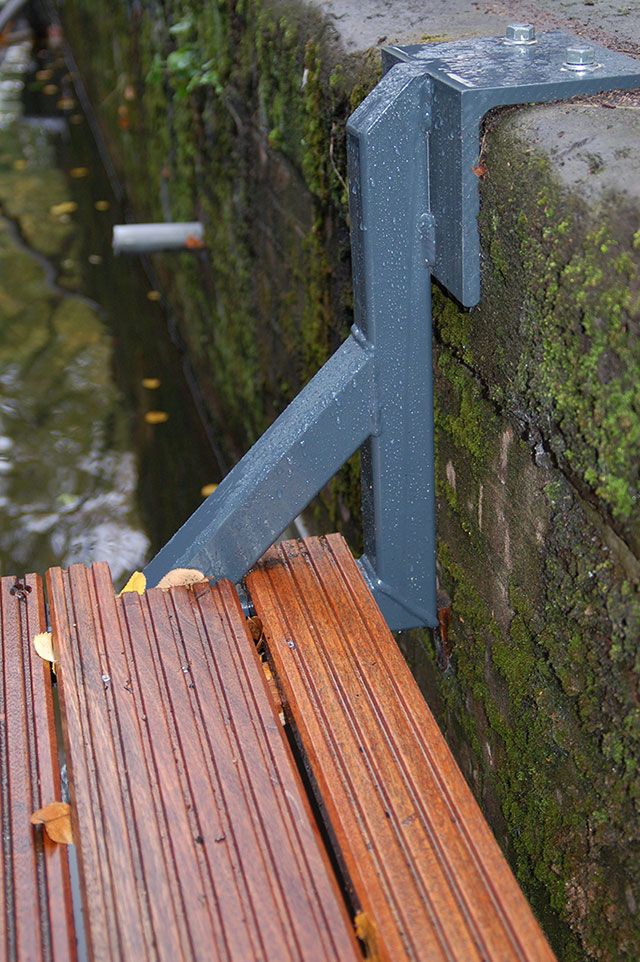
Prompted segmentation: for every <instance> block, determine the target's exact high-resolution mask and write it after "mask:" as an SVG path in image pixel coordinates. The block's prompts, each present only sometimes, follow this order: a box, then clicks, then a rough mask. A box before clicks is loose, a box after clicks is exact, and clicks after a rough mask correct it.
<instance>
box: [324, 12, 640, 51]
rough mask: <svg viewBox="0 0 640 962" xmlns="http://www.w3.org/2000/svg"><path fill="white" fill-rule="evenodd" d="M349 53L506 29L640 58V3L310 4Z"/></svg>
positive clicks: (491, 33)
mask: <svg viewBox="0 0 640 962" xmlns="http://www.w3.org/2000/svg"><path fill="white" fill-rule="evenodd" d="M313 3H314V5H315V6H316V7H318V8H319V9H321V10H322V11H323V12H324V13H326V14H327V15H328V16H329V17H330V19H331V20H333V22H334V25H335V27H336V29H337V31H338V33H339V34H340V36H341V38H342V40H343V43H344V44H345V47H346V48H347V50H349V51H355V50H365V49H367V48H368V47H373V46H376V45H377V44H380V43H391V42H395V41H405V42H408V41H412V42H414V43H415V42H419V41H420V40H424V41H427V40H436V39H438V40H445V39H450V40H454V39H456V38H458V37H473V36H478V37H482V36H484V37H489V36H499V35H500V34H502V33H504V29H505V26H506V25H507V24H508V23H514V22H516V23H517V22H525V23H533V24H535V25H536V26H537V27H538V29H540V30H553V29H562V30H565V31H566V32H569V33H575V34H576V36H580V37H582V38H583V39H588V38H590V39H593V40H595V41H598V42H600V43H603V44H605V45H607V46H610V47H614V48H616V49H618V50H624V51H626V52H628V53H631V54H636V55H637V56H640V0H535V2H527V0H522V2H521V0H500V2H491V0H475V2H472V3H469V2H468V0H403V2H398V0H313Z"/></svg>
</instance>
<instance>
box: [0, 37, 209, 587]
mask: <svg viewBox="0 0 640 962" xmlns="http://www.w3.org/2000/svg"><path fill="white" fill-rule="evenodd" d="M0 59H3V60H4V63H3V65H0V573H1V574H2V575H8V574H22V573H23V572H25V571H39V572H43V571H44V570H45V569H46V568H48V567H50V566H53V565H62V566H64V567H67V566H68V565H69V564H72V563H75V562H81V563H85V564H87V563H90V562H92V561H96V560H104V561H108V562H109V564H110V565H111V571H112V576H113V578H114V581H115V582H116V584H117V585H118V584H121V583H122V582H123V580H124V579H125V578H126V577H127V575H128V574H129V573H130V572H131V571H132V570H134V569H136V568H140V567H142V566H143V565H144V563H145V562H146V560H148V559H149V558H150V557H152V556H153V554H154V553H155V552H156V551H157V550H158V549H159V548H160V547H161V546H162V545H163V544H164V543H165V542H166V541H167V540H168V538H169V537H170V536H171V535H172V534H173V533H174V531H175V530H176V529H177V528H178V527H179V526H180V524H181V523H182V522H183V521H184V520H186V518H187V517H188V516H189V515H190V514H191V512H192V511H193V510H194V509H195V508H196V507H197V506H198V504H199V503H200V502H201V500H202V489H203V488H205V487H206V486H207V485H210V484H212V483H215V482H217V481H218V480H219V477H220V472H221V466H220V463H219V460H218V458H217V457H216V454H215V452H214V448H213V446H212V443H211V437H210V433H208V432H207V430H206V429H205V427H204V425H203V422H202V419H201V417H200V415H199V412H198V408H197V406H196V403H194V400H193V397H192V394H191V391H190V389H189V384H188V379H187V377H186V376H185V365H184V359H183V357H182V355H181V352H180V351H179V350H178V348H177V347H176V345H175V343H174V342H173V340H172V338H171V336H170V334H169V325H168V319H167V315H166V313H165V311H164V308H163V300H162V297H161V295H160V293H159V292H157V291H155V290H154V289H153V287H152V284H151V282H150V281H149V278H148V276H147V274H146V273H145V271H144V270H143V268H142V266H141V264H140V262H139V260H138V259H127V258H125V257H115V256H114V255H113V253H112V251H111V232H112V226H113V224H114V223H118V222H122V219H123V212H122V210H121V209H120V205H119V203H118V200H117V196H116V194H115V193H114V190H113V189H112V186H111V184H110V182H109V180H108V178H107V176H106V173H105V169H104V166H103V164H102V161H101V157H100V155H99V153H98V150H97V148H96V144H95V141H94V139H93V137H92V136H91V133H90V129H89V124H88V123H87V119H86V117H85V116H84V115H83V114H82V111H81V110H80V107H79V104H78V102H77V99H76V93H75V90H74V88H73V84H72V82H71V78H70V75H69V74H68V72H67V68H66V66H65V63H64V61H63V60H62V59H61V57H60V55H59V53H57V52H56V51H55V50H48V49H43V50H39V51H38V50H35V51H33V52H31V51H30V48H29V45H28V42H26V41H25V42H24V43H23V44H16V43H12V44H11V45H10V46H9V48H5V49H4V51H0ZM181 256H186V255H181ZM186 370H188V369H186Z"/></svg>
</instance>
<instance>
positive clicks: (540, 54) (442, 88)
mask: <svg viewBox="0 0 640 962" xmlns="http://www.w3.org/2000/svg"><path fill="white" fill-rule="evenodd" d="M532 31H533V28H530V27H528V26H523V27H522V28H521V27H520V25H517V26H516V28H514V29H512V34H511V35H510V36H507V37H506V38H499V39H495V38H492V39H481V40H463V41H456V42H454V43H436V44H429V45H425V46H412V47H388V48H386V49H385V50H384V52H383V66H384V71H385V74H384V76H383V78H382V80H381V82H380V83H379V84H378V85H377V86H376V87H375V89H374V90H373V91H372V92H371V93H370V94H369V96H368V97H367V98H366V99H365V100H364V101H363V103H362V104H361V105H360V107H358V109H357V110H356V111H355V113H354V114H353V115H352V116H351V117H350V119H349V122H348V125H347V150H348V162H349V195H350V198H349V199H350V211H351V246H352V259H353V283H354V304H355V324H354V327H353V330H352V333H351V335H350V336H349V337H348V338H347V340H346V341H345V342H344V344H343V345H342V347H340V348H339V350H338V351H337V352H336V354H334V355H333V357H331V358H330V359H329V361H328V362H327V363H326V364H325V366H324V367H323V368H322V369H321V370H320V371H319V372H318V374H316V376H315V377H314V378H313V379H312V380H311V381H310V383H309V384H308V385H307V386H306V387H305V388H304V389H303V391H302V392H301V393H300V394H299V395H298V397H297V398H295V400H294V401H293V402H292V403H291V404H290V405H289V407H288V408H287V409H286V410H285V411H284V412H283V413H282V414H281V415H280V417H279V418H278V420H277V421H276V422H275V423H274V424H273V425H272V426H271V428H269V430H268V431H267V432H266V433H265V434H264V435H263V437H262V438H260V440H259V441H258V442H257V443H256V444H255V445H254V447H253V448H252V449H251V450H250V451H249V452H248V454H246V455H245V457H244V458H243V459H242V460H241V461H240V462H239V464H237V465H236V467H235V468H234V469H233V470H232V471H231V472H230V473H229V475H227V477H226V478H225V479H224V481H223V482H222V484H220V486H219V487H218V489H217V490H216V491H215V492H214V493H213V494H212V495H211V496H210V497H209V498H208V499H207V501H206V502H204V504H203V505H202V507H200V508H199V509H198V510H197V511H196V512H195V513H194V514H193V515H192V517H191V518H190V519H189V520H188V521H187V522H186V524H185V525H184V526H183V527H182V528H181V529H180V530H179V531H178V532H177V533H176V535H174V537H173V538H172V539H171V541H170V542H169V543H168V544H167V545H166V546H165V547H164V548H163V549H162V550H161V551H160V552H159V554H158V555H156V557H155V558H154V559H153V560H152V561H151V563H150V564H149V565H148V567H147V568H146V569H145V573H146V574H147V580H148V583H149V584H151V585H152V584H155V583H156V582H157V580H159V578H160V577H161V576H162V575H163V574H165V573H166V571H168V570H170V569H171V568H175V567H198V568H201V570H203V571H204V572H205V573H206V574H207V575H209V576H212V577H215V578H221V577H225V578H231V579H232V580H233V581H236V582H237V581H240V579H241V578H242V577H243V576H244V575H245V574H246V572H247V571H248V570H249V568H250V567H251V566H252V565H253V564H255V562H256V561H257V560H258V558H259V557H260V556H261V555H262V554H263V552H264V551H265V550H266V549H267V548H268V547H269V546H270V545H271V544H272V543H273V541H274V540H275V539H276V538H277V537H278V536H279V535H280V533H281V532H282V531H283V530H284V529H285V528H286V527H287V526H288V525H289V524H290V523H291V522H292V521H293V519H294V518H295V517H296V516H297V515H298V513H299V512H300V511H301V510H302V509H303V508H304V507H305V506H306V505H307V504H308V503H309V501H310V500H311V499H312V497H313V496H314V495H315V494H316V493H317V492H318V491H319V490H320V489H321V488H322V487H323V485H324V484H325V483H326V482H327V481H328V480H329V479H330V478H331V477H332V475H333V474H334V473H335V472H336V471H337V470H338V469H339V468H340V467H341V466H342V464H344V462H345V461H346V460H347V458H348V457H349V456H350V455H351V454H352V453H353V452H354V451H356V450H357V449H358V448H361V450H362V502H363V527H364V543H365V554H364V556H363V558H361V560H360V567H361V570H362V573H363V575H364V576H365V578H366V579H367V581H368V582H369V584H370V586H371V589H372V591H373V593H374V595H375V597H376V600H377V602H378V604H379V606H380V608H381V610H382V612H383V614H384V615H385V618H386V619H387V622H388V624H389V626H390V627H391V628H392V629H401V628H413V627H418V626H422V625H430V626H435V625H437V623H438V618H437V610H436V551H435V545H436V542H435V481H434V446H433V386H432V380H433V373H432V357H431V275H432V274H433V275H434V276H435V277H436V278H437V279H438V280H439V281H440V282H441V283H442V284H444V286H445V287H447V288H448V290H449V291H451V293H452V294H453V295H454V296H455V297H456V298H457V299H458V300H459V301H460V302H461V303H462V304H463V305H465V306H472V305H474V304H475V303H476V302H477V301H478V299H479V296H480V244H479V239H478V230H477V214H478V207H479V200H478V196H479V195H478V178H477V176H476V172H474V170H473V168H474V167H475V166H477V163H478V152H479V129H480V121H481V119H482V117H483V116H484V115H485V114H486V113H487V111H489V110H491V109H492V108H493V107H496V106H500V105H506V104H517V103H533V102H541V101H549V100H560V99H566V98H568V97H572V96H574V95H576V94H584V93H596V92H599V91H605V90H612V89H621V88H624V89H629V88H633V87H638V86H640V64H639V63H638V62H637V61H635V60H632V59H631V58H630V57H627V56H625V55H623V54H618V53H612V52H611V51H608V50H605V49H604V48H602V47H593V48H585V46H584V44H582V42H581V41H578V40H575V38H572V37H569V36H566V35H565V34H562V33H550V34H545V35H542V36H541V37H539V38H538V39H537V40H535V38H534V36H533V33H532ZM523 36H524V37H526V39H525V40H524V41H523V40H522V39H521V38H522V37H523ZM514 38H515V39H514ZM519 38H520V39H519ZM572 50H573V53H571V51H572ZM586 50H588V51H590V53H588V55H587V54H586V53H585V51H586ZM592 54H593V56H592Z"/></svg>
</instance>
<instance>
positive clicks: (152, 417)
mask: <svg viewBox="0 0 640 962" xmlns="http://www.w3.org/2000/svg"><path fill="white" fill-rule="evenodd" d="M144 419H145V421H146V422H147V424H164V422H165V421H168V420H169V415H168V414H167V412H166V411H147V413H146V414H145V416H144Z"/></svg>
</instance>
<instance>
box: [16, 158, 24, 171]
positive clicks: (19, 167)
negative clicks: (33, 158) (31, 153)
mask: <svg viewBox="0 0 640 962" xmlns="http://www.w3.org/2000/svg"><path fill="white" fill-rule="evenodd" d="M26 166H27V162H26V160H23V158H22V157H19V158H18V159H17V160H14V162H13V169H14V170H24V169H25V168H26Z"/></svg>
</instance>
